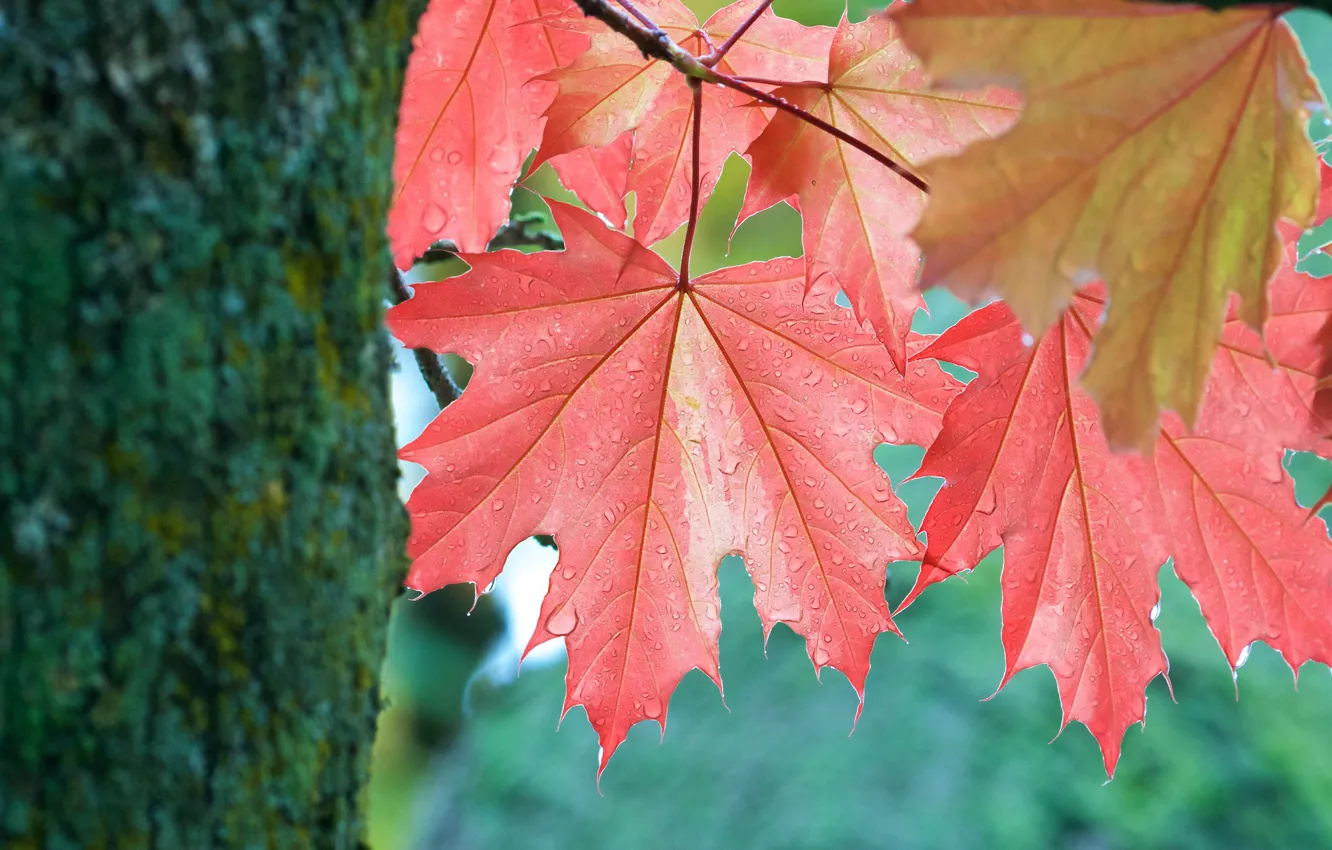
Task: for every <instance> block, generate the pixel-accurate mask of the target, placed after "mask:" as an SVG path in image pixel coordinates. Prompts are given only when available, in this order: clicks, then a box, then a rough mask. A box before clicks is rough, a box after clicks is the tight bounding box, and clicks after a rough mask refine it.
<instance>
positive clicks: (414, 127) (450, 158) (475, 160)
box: [388, 0, 587, 269]
mask: <svg viewBox="0 0 1332 850" xmlns="http://www.w3.org/2000/svg"><path fill="white" fill-rule="evenodd" d="M572 5H573V3H572V0H467V2H457V0H434V2H432V3H431V4H430V7H429V8H428V9H426V11H425V14H423V15H422V16H421V23H420V26H419V29H418V31H417V35H416V37H415V39H414V40H413V44H414V47H413V50H412V56H411V59H410V61H409V62H408V64H407V76H406V80H405V82H404V84H403V92H402V105H401V107H400V111H399V117H398V132H397V139H396V144H395V151H394V157H393V181H394V185H395V187H396V188H395V190H394V195H393V205H392V207H391V209H390V210H389V224H388V232H389V238H390V240H391V241H392V246H393V257H394V262H395V263H396V264H397V265H398V268H401V269H407V268H410V267H411V265H412V261H413V260H415V259H416V258H417V257H419V256H420V255H421V254H422V253H424V252H425V250H426V249H427V248H429V247H430V246H431V245H433V244H434V243H435V242H438V241H440V240H441V239H448V240H450V241H452V242H453V243H454V244H455V245H457V246H458V248H459V250H462V251H484V250H485V248H486V244H487V243H488V242H489V241H490V239H491V237H492V236H494V235H495V232H496V231H497V230H499V228H500V226H501V225H502V224H504V222H505V221H506V220H507V219H508V217H509V190H510V189H511V188H512V187H513V184H514V182H515V181H516V180H517V179H518V175H519V173H520V172H521V170H522V166H523V160H524V159H525V158H526V157H527V154H528V152H529V151H530V150H531V149H532V148H533V147H535V146H536V143H537V142H538V140H540V138H541V130H542V126H543V121H542V119H541V114H542V112H543V111H544V110H545V108H546V107H547V106H548V105H549V104H550V102H551V100H552V98H553V97H554V95H555V87H554V86H553V85H552V84H550V83H543V82H540V81H536V82H530V81H531V80H532V78H533V77H535V76H537V75H539V74H544V73H546V72H548V71H550V70H552V69H554V68H557V67H559V66H560V65H562V64H564V63H566V62H570V61H572V60H573V59H574V57H576V56H578V55H579V54H580V53H582V52H583V51H584V50H585V49H586V48H587V36H586V35H583V34H581V33H578V32H571V31H568V30H564V29H559V28H554V27H546V26H543V25H541V24H540V23H539V21H540V19H542V18H544V17H549V16H551V15H555V14H558V13H560V12H563V11H565V10H567V9H569V8H571V7H572Z"/></svg>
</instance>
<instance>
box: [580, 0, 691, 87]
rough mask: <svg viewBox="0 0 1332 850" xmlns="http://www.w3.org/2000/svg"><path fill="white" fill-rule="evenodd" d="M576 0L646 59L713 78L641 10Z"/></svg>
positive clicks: (598, 0) (605, 0)
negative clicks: (656, 60)
mask: <svg viewBox="0 0 1332 850" xmlns="http://www.w3.org/2000/svg"><path fill="white" fill-rule="evenodd" d="M575 2H577V3H578V8H579V9H582V10H583V14H584V15H587V16H588V17H589V18H596V19H597V20H599V21H601V22H602V23H604V24H605V25H606V26H608V27H610V28H611V29H612V30H614V31H615V32H618V33H619V34H620V35H622V36H624V37H625V38H627V39H629V40H630V41H632V42H633V43H634V45H635V46H636V47H637V48H638V49H639V51H640V52H641V53H642V54H643V56H644V57H645V58H647V59H660V60H661V61H663V62H667V63H669V64H670V65H672V66H674V67H675V68H676V70H678V71H680V72H681V73H682V74H684V75H685V76H688V77H692V78H696V79H700V80H711V79H712V76H713V74H712V71H711V70H710V69H709V68H708V67H707V66H705V65H704V64H703V63H702V62H699V61H698V57H697V56H695V55H694V54H692V53H690V52H689V51H688V50H685V49H684V48H683V47H681V46H680V45H678V44H676V43H675V41H674V40H673V39H672V38H671V37H670V36H669V35H667V34H666V33H665V32H664V31H663V30H662V29H661V28H660V27H658V26H657V25H656V24H654V23H652V20H651V18H648V17H647V16H646V15H642V13H641V12H639V13H638V15H637V16H635V15H631V14H630V13H628V12H625V11H623V10H621V9H618V8H616V7H615V6H612V5H611V4H610V3H609V2H608V0H575ZM620 2H625V0H620ZM634 11H635V12H637V11H638V10H637V9H635V10H634ZM640 16H641V17H642V19H643V20H644V21H646V22H647V23H641V22H640V21H639V20H638V17H640Z"/></svg>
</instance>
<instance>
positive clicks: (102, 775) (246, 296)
mask: <svg viewBox="0 0 1332 850" xmlns="http://www.w3.org/2000/svg"><path fill="white" fill-rule="evenodd" d="M422 5H423V2H422V0H360V2H356V0H348V2H342V3H336V2H335V3H329V2H321V0H230V1H229V2H224V0H14V2H10V3H7V4H5V6H4V9H3V11H0V103H3V104H5V106H4V109H3V110H0V197H3V198H4V202H3V204H0V846H4V847H7V848H25V847H34V848H35V847H43V848H47V847H49V848H99V847H107V848H111V847H115V848H122V847H125V848H138V847H144V848H147V847H164V848H208V847H282V848H289V847H290V848H299V847H321V848H323V847H353V846H355V845H356V844H357V842H358V840H359V837H360V834H361V828H362V824H361V817H360V802H361V797H362V786H363V784H364V781H365V778H366V767H367V763H368V757H369V753H370V743H371V740H372V736H373V731H374V723H375V717H376V712H377V710H378V697H377V688H376V685H377V678H378V669H379V665H380V660H381V657H382V654H383V648H384V646H383V642H384V635H385V626H386V622H387V612H388V603H389V600H390V598H391V596H392V595H393V593H394V591H395V589H396V588H397V586H398V583H399V580H400V578H401V574H402V569H403V563H402V561H401V558H400V556H399V553H400V552H401V545H402V539H403V534H404V531H405V521H404V517H403V514H402V510H401V507H400V505H399V504H398V502H397V500H396V498H395V495H394V485H395V481H396V475H397V473H396V465H395V462H394V452H393V435H392V421H391V414H390V409H389V404H388V399H387V368H388V363H389V355H388V351H387V346H386V341H385V339H384V336H383V334H382V332H381V320H382V303H383V295H384V292H383V290H382V287H383V279H384V272H385V269H386V268H387V263H388V260H387V253H386V250H385V245H384V240H383V236H382V234H383V221H384V209H385V204H386V202H387V199H388V197H389V192H390V180H389V162H390V157H391V146H392V132H393V126H394V115H395V112H396V97H397V93H398V91H399V86H400V82H401V71H402V68H403V67H404V64H405V56H406V49H407V45H408V42H409V38H410V34H411V31H412V29H413V28H414V26H415V20H416V17H417V15H418V14H419V12H420V10H421V7H422Z"/></svg>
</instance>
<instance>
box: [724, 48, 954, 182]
mask: <svg viewBox="0 0 1332 850" xmlns="http://www.w3.org/2000/svg"><path fill="white" fill-rule="evenodd" d="M713 82H715V83H717V84H718V85H723V86H726V87H727V88H730V89H735V90H736V91H738V92H741V93H743V94H747V95H749V96H750V97H752V98H754V99H755V100H757V101H760V102H761V103H766V104H768V105H769V106H775V107H777V108H778V109H780V110H782V111H784V112H789V113H790V114H792V115H794V116H795V117H797V118H799V119H800V120H801V121H804V122H805V123H807V124H812V125H813V126H815V127H818V128H819V129H820V130H822V131H823V132H825V133H827V134H828V135H830V136H833V137H835V138H837V139H840V140H841V141H843V142H846V143H847V144H848V145H850V146H851V147H853V148H855V149H856V150H858V151H860V152H861V153H863V154H865V155H867V156H869V157H870V158H872V159H873V160H874V161H875V162H877V163H879V164H880V165H882V166H883V167H885V168H887V169H888V170H889V171H891V172H893V173H894V174H896V175H897V176H899V177H901V178H902V179H903V180H905V181H906V182H908V183H910V184H911V185H912V186H915V187H916V188H917V189H919V190H920V191H922V192H924V193H926V194H929V191H930V186H929V184H928V183H926V182H925V181H924V180H922V179H921V178H919V177H917V176H916V175H915V174H913V173H911V171H910V170H908V169H907V168H906V166H904V165H901V164H899V163H897V162H894V161H893V160H891V159H889V158H888V157H886V156H884V155H883V154H882V153H879V152H878V151H877V150H875V149H874V148H872V147H870V146H869V145H868V144H866V143H865V142H862V141H861V140H860V139H857V138H856V137H855V136H852V135H850V134H849V133H847V132H845V131H843V130H839V129H837V128H836V127H834V126H833V125H832V124H829V123H828V122H827V121H824V120H823V119H822V118H819V117H818V116H817V115H812V114H810V113H809V112H807V111H805V110H804V109H801V108H800V107H799V106H796V105H795V104H793V103H790V102H789V101H786V100H783V99H782V98H780V97H777V96H775V95H771V94H768V93H767V92H764V91H760V90H759V89H756V88H754V87H753V86H751V85H749V84H748V83H743V82H741V81H740V80H737V79H735V78H734V77H728V76H726V75H725V74H714V78H713Z"/></svg>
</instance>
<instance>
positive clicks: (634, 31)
mask: <svg viewBox="0 0 1332 850" xmlns="http://www.w3.org/2000/svg"><path fill="white" fill-rule="evenodd" d="M575 2H577V3H578V8H580V9H582V10H583V14H584V15H587V16H589V17H593V18H596V19H597V20H599V21H601V22H603V23H605V24H606V25H607V26H609V27H610V28H611V29H613V30H615V31H616V32H618V33H620V34H621V35H623V36H625V37H626V38H628V39H629V40H630V41H632V42H633V43H634V44H635V45H637V46H638V49H639V50H641V51H642V52H643V55H644V56H645V57H646V58H648V59H660V60H662V61H663V62H669V63H670V64H671V65H673V66H674V67H675V68H676V69H677V70H679V71H680V72H681V73H683V74H685V75H686V76H688V77H689V78H691V79H697V80H702V81H704V82H707V83H716V84H718V85H723V86H726V87H727V88H731V89H735V90H736V91H738V92H742V93H744V94H747V95H749V96H750V97H752V98H754V99H755V100H757V101H760V102H762V103H766V104H768V105H769V106H774V107H776V108H778V109H781V110H783V111H785V112H789V113H790V114H792V115H794V116H795V117H797V118H799V119H800V120H801V121H804V122H806V123H808V124H812V125H813V126H815V127H818V128H819V129H820V130H822V131H823V132H825V133H828V134H829V135H831V136H833V137H834V138H837V139H840V140H841V141H843V142H846V143H847V144H848V145H850V146H851V147H853V148H855V149H856V150H858V151H860V152H862V153H864V154H866V155H867V156H869V157H870V158H872V159H873V160H874V161H875V162H878V163H879V164H880V165H882V166H884V167H885V168H887V169H888V170H890V171H892V172H893V173H894V174H897V175H898V176H900V177H901V178H902V179H903V180H905V181H907V182H908V183H910V184H911V185H912V186H915V187H916V188H917V189H919V190H921V191H922V192H925V193H928V192H929V191H930V187H929V185H928V184H927V183H926V182H925V181H924V180H922V179H921V178H919V177H917V176H916V175H915V174H913V173H911V171H910V170H909V169H908V168H907V167H906V166H904V165H901V164H899V163H897V162H894V161H893V160H891V159H889V158H888V157H887V156H885V155H883V154H882V153H880V152H879V151H877V150H875V149H874V148H873V147H871V146H870V145H868V144H866V143H865V142H862V141H861V140H860V139H857V138H856V137H854V136H851V135H849V134H847V133H846V132H844V131H842V130H839V129H837V128H836V127H834V126H833V125H832V124H829V123H828V122H827V121H824V120H823V119H822V118H818V117H816V116H814V115H811V114H810V113H809V112H806V111H805V110H803V109H801V108H800V107H798V106H796V105H795V104H792V103H788V102H787V101H785V100H783V99H781V98H780V97H775V96H773V95H770V94H768V93H767V92H763V91H760V90H758V89H756V88H754V87H753V86H751V85H749V84H748V83H745V82H744V81H743V80H739V79H736V78H735V77H729V76H727V75H726V74H722V73H719V72H717V71H715V70H714V69H712V68H709V67H707V66H705V65H704V64H703V63H702V62H701V61H700V60H699V59H698V57H697V56H695V55H694V54H692V53H690V52H689V51H687V50H685V49H684V48H683V47H681V46H680V45H678V44H676V43H675V42H674V41H673V40H672V39H671V37H670V36H668V35H667V34H666V33H665V32H663V31H662V30H661V29H660V28H658V27H657V26H656V25H655V24H652V25H651V26H650V27H648V28H645V25H644V24H641V23H639V22H638V21H637V20H635V19H634V18H633V17H631V16H630V15H629V14H628V13H626V12H623V11H621V10H620V9H618V8H616V7H614V6H611V5H610V4H609V2H608V0H575ZM728 40H729V39H728Z"/></svg>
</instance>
